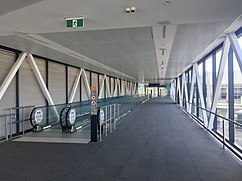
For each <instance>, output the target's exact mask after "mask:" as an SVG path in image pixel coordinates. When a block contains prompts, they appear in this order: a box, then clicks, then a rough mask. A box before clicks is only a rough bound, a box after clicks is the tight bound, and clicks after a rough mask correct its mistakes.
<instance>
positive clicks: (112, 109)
mask: <svg viewBox="0 0 242 181" xmlns="http://www.w3.org/2000/svg"><path fill="white" fill-rule="evenodd" d="M120 106H121V105H120V104H111V105H107V106H103V107H100V108H99V111H98V113H99V115H98V117H99V119H98V126H99V140H100V141H102V130H103V128H105V134H104V135H105V136H107V135H108V130H109V132H110V133H112V132H113V130H115V129H116V123H117V121H118V120H119V119H120V116H119V108H120Z"/></svg>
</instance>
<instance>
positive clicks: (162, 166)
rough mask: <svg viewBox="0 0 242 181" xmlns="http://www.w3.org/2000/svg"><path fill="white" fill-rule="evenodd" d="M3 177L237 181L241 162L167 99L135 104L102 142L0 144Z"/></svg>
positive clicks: (8, 180) (10, 179) (11, 179)
mask: <svg viewBox="0 0 242 181" xmlns="http://www.w3.org/2000/svg"><path fill="white" fill-rule="evenodd" d="M0 154H1V162H0V168H1V169H0V180H2V181H5V180H6V181H15V180H18V181H47V180H49V181H74V180H75V181H86V180H88V181H89V180H90V181H95V180H97V181H160V180H164V181H168V180H169V181H172V180H177V181H183V180H184V181H189V180H190V181H237V180H238V181H241V179H242V165H241V164H240V163H239V161H237V160H236V159H235V158H234V157H233V156H231V154H230V153H229V152H228V151H227V150H223V149H222V146H221V145H220V144H219V143H217V142H216V141H215V140H214V139H213V137H212V136H210V135H209V134H208V133H207V132H206V131H205V130H204V129H203V128H201V127H200V126H199V125H198V124H197V123H195V122H194V121H193V120H191V119H190V118H189V117H188V116H187V115H186V114H185V113H184V112H183V111H181V110H180V108H179V107H178V106H177V105H175V104H173V103H172V102H171V101H170V99H161V98H154V99H151V100H149V101H148V102H146V103H145V104H143V105H142V106H140V108H138V109H137V110H136V111H134V112H133V113H131V114H130V115H129V116H128V117H127V118H126V119H125V120H123V121H121V123H120V124H119V125H118V127H117V130H116V131H115V132H114V133H112V134H110V135H109V136H108V137H106V138H105V139H104V140H103V141H102V142H99V143H90V144H87V145H84V144H83V145H82V144H48V143H23V142H21V143H20V142H5V143H1V146H0Z"/></svg>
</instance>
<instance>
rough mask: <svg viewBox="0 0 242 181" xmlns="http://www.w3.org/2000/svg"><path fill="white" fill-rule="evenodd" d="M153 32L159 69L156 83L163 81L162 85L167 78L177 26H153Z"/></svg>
mask: <svg viewBox="0 0 242 181" xmlns="http://www.w3.org/2000/svg"><path fill="white" fill-rule="evenodd" d="M152 31H153V38H154V43H155V52H156V60H157V69H158V76H157V78H156V79H155V80H154V81H158V80H159V79H161V81H160V83H164V80H162V79H163V78H165V74H166V69H167V65H168V61H169V57H170V52H171V47H172V43H173V38H174V37H175V33H176V25H167V24H163V25H159V26H153V27H152ZM151 82H152V81H151Z"/></svg>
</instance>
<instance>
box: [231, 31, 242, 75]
mask: <svg viewBox="0 0 242 181" xmlns="http://www.w3.org/2000/svg"><path fill="white" fill-rule="evenodd" d="M229 40H230V43H231V47H232V49H233V51H234V54H235V56H236V59H237V61H238V65H239V67H240V71H241V73H242V51H241V47H240V45H239V41H238V39H237V37H236V35H235V33H231V34H229Z"/></svg>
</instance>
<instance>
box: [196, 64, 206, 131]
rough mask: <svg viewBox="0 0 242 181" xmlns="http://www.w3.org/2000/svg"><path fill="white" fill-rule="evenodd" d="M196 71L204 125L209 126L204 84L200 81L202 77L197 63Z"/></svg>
mask: <svg viewBox="0 0 242 181" xmlns="http://www.w3.org/2000/svg"><path fill="white" fill-rule="evenodd" d="M194 66H195V70H196V75H197V76H196V77H197V84H196V85H197V87H198V94H199V99H200V103H201V107H202V108H203V109H202V114H203V123H204V126H206V127H207V126H208V116H207V112H206V111H205V110H204V109H206V106H205V101H204V94H203V86H202V82H201V80H200V77H199V75H198V64H197V63H196V64H195V65H194Z"/></svg>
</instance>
